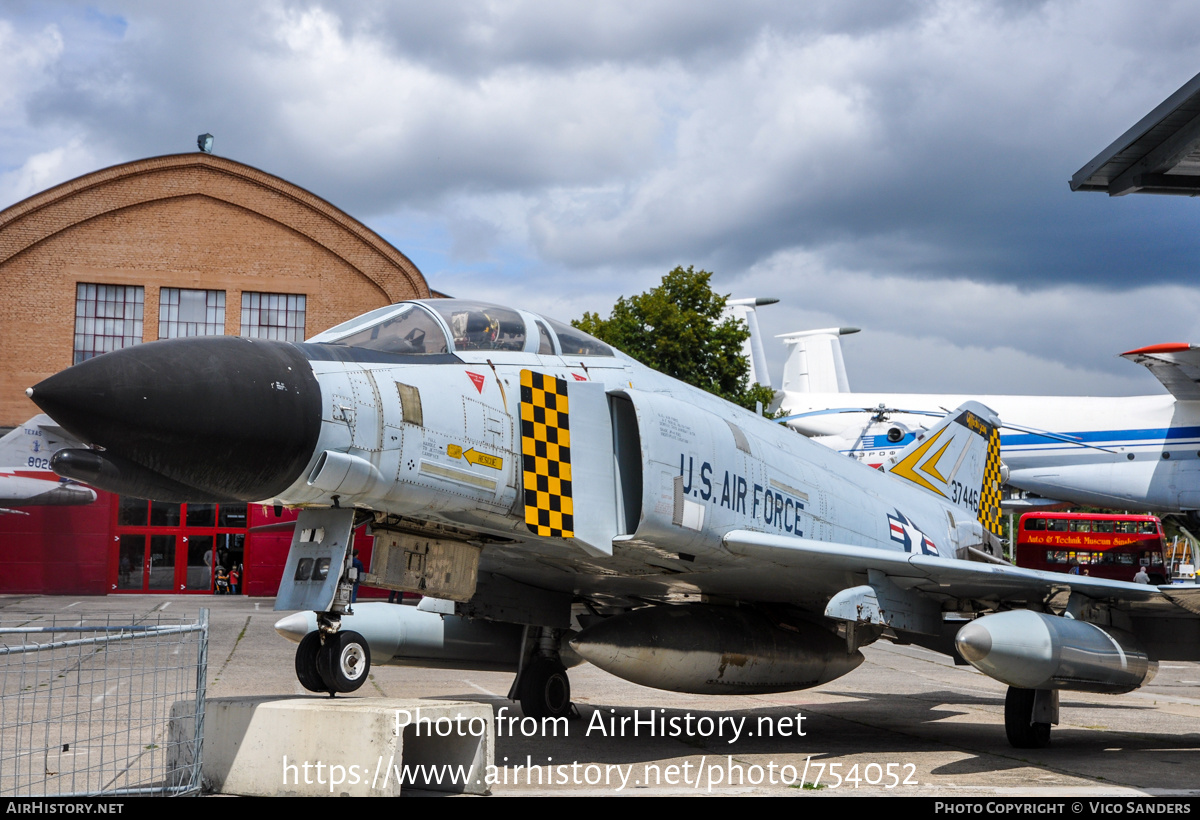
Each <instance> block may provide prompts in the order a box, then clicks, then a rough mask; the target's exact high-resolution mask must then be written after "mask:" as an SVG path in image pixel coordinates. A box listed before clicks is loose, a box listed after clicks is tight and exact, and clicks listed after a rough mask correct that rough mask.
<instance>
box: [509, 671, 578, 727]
mask: <svg viewBox="0 0 1200 820" xmlns="http://www.w3.org/2000/svg"><path fill="white" fill-rule="evenodd" d="M519 695H520V700H521V711H522V712H524V713H525V716H526V717H533V718H543V717H552V718H557V717H566V716H567V715H568V714H569V713H570V711H571V681H570V680H568V679H567V670H566V667H564V666H563V665H562V664H561V663H559V662H558V661H557V660H553V659H551V658H535V659H534V660H533V661H532V662H531V663H530V664H529V666H527V667H525V669H524V670H522V671H521V683H520V686H519Z"/></svg>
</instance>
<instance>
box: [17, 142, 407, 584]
mask: <svg viewBox="0 0 1200 820" xmlns="http://www.w3.org/2000/svg"><path fill="white" fill-rule="evenodd" d="M0 283H3V287H4V290H5V295H6V298H5V299H4V300H3V301H2V302H0V430H5V429H7V428H10V427H14V426H16V425H19V424H21V423H22V422H24V421H26V420H27V419H29V418H30V417H32V416H34V415H35V414H37V413H38V412H39V410H38V408H37V407H36V406H35V405H34V404H33V403H32V402H31V401H29V399H27V398H26V397H25V393H24V391H25V388H26V387H29V386H30V385H33V384H35V383H37V382H38V381H40V380H42V379H44V378H46V377H47V376H49V375H51V374H53V373H56V372H58V371H59V370H62V369H64V368H66V367H68V366H70V365H71V364H73V363H75V362H79V361H83V360H84V359H87V358H90V357H92V356H96V355H101V354H103V353H104V352H106V351H109V350H116V349H118V348H121V347H126V346H128V345H134V344H140V343H142V342H149V341H154V340H156V339H168V338H174V337H179V336H200V335H219V334H225V335H242V336H250V337H254V338H267V339H283V340H289V341H299V340H302V339H304V338H306V337H308V336H312V335H314V334H315V333H318V332H320V331H321V330H324V329H325V328H328V327H332V326H333V325H335V324H337V323H339V322H342V321H345V320H347V319H350V318H352V317H354V316H356V315H358V314H360V313H363V312H365V311H367V310H371V309H373V308H377V307H382V306H384V305H387V304H391V303H394V302H398V301H401V300H404V299H416V298H426V297H429V296H430V295H431V293H430V290H429V287H428V285H427V284H426V282H425V279H424V277H423V276H422V275H421V272H420V271H419V270H418V269H417V267H416V265H414V264H413V263H412V261H411V260H409V259H408V258H407V257H406V256H405V255H404V254H402V253H401V252H400V251H398V250H396V249H395V248H394V247H392V246H391V245H389V244H388V243H387V242H386V241H384V240H383V239H382V238H381V237H379V236H378V235H377V234H376V233H374V232H373V231H371V230H370V229H369V228H367V227H366V226H365V225H363V224H362V223H360V222H358V221H357V220H355V219H354V218H353V217H351V216H349V215H347V214H346V213H344V212H342V211H341V210H339V209H338V208H336V207H334V206H333V205H331V204H329V203H328V202H326V201H325V200H323V199H321V198H320V197H318V196H315V195H313V194H312V193H310V192H308V191H306V190H304V189H302V188H300V187H298V186H296V185H293V184H291V183H289V182H287V181H285V180H282V179H279V178H278V177H275V176H272V175H270V174H267V173H264V172H263V171H260V170H258V169H256V168H251V167H249V166H247V165H243V164H241V163H239V162H234V161H233V160H229V159H225V158H222V157H216V156H212V155H211V154H205V153H191V154H178V155H174V156H164V157H152V158H149V159H143V160H138V161H136V162H130V163H127V164H124V165H117V166H114V167H111V168H105V169H103V170H100V171H96V172H95V173H91V174H87V175H85V176H82V177H79V178H77V179H73V180H71V181H69V182H66V183H63V184H62V185H58V186H56V187H54V188H51V189H49V190H47V191H43V192H42V193H39V194H36V195H34V196H32V197H30V198H28V199H26V200H23V201H22V202H18V203H17V204H15V205H13V206H11V207H9V208H7V209H5V210H3V211H0ZM11 466H16V465H0V467H11ZM98 496H99V497H98V498H97V500H96V501H95V502H94V503H92V504H90V505H86V506H77V507H27V508H24V509H22V510H19V512H18V513H16V514H10V515H0V561H2V562H3V564H2V565H3V568H4V569H3V571H2V572H0V593H42V594H53V593H62V594H104V593H109V592H174V593H176V594H178V593H180V592H194V593H197V594H207V593H210V592H211V591H212V590H213V588H214V575H215V573H216V569H217V567H218V566H224V567H225V568H226V569H230V568H232V567H234V566H240V567H242V576H241V577H242V591H243V592H244V593H246V594H250V595H273V594H274V593H275V592H276V590H277V588H278V583H279V577H280V574H281V572H282V569H283V561H284V559H285V558H286V554H287V547H288V543H289V541H290V533H288V532H286V531H285V532H265V533H258V532H251V531H250V528H252V527H254V526H257V525H259V524H265V523H272V522H275V521H277V519H276V518H275V516H274V513H273V512H272V511H271V510H269V509H264V508H260V506H259V505H245V504H233V505H226V504H221V505H214V504H183V505H180V504H159V503H150V502H146V501H141V500H138V499H132V498H123V497H117V496H114V495H111V494H109V493H103V492H99V493H98ZM369 540H370V539H363V540H360V541H359V542H358V543H359V548H360V551H361V552H362V553H363V557H364V558H366V559H368V560H369V557H370V556H369V553H370V547H369Z"/></svg>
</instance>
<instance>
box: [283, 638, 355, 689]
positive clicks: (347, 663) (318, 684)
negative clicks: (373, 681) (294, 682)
mask: <svg viewBox="0 0 1200 820" xmlns="http://www.w3.org/2000/svg"><path fill="white" fill-rule="evenodd" d="M370 671H371V648H370V647H369V646H368V645H367V641H366V639H365V638H363V636H362V635H360V634H358V633H357V632H354V631H344V632H341V631H339V632H335V633H334V634H332V635H324V640H322V633H321V632H320V630H318V631H316V632H310V633H308V634H307V635H305V636H304V639H303V640H301V641H300V645H299V646H298V647H296V677H297V678H298V679H299V680H300V685H301V686H303V687H304V688H305V689H307V690H308V691H310V692H328V693H329V694H330V695H331V696H332V695H335V694H338V693H341V694H347V693H349V692H355V691H357V690H358V689H359V687H361V686H362V685H363V684H364V683H366V681H367V673H368V672H370Z"/></svg>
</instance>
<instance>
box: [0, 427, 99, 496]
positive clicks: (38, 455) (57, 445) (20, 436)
mask: <svg viewBox="0 0 1200 820" xmlns="http://www.w3.org/2000/svg"><path fill="white" fill-rule="evenodd" d="M79 446H80V443H79V442H78V441H76V440H75V439H73V438H71V437H70V436H68V435H67V434H66V433H65V432H63V431H62V430H61V429H60V428H59V427H58V426H57V425H55V424H54V422H53V421H52V420H51V418H50V417H49V416H47V415H45V414H40V415H37V416H34V417H33V418H31V419H30V420H29V421H27V422H25V423H24V424H22V425H21V426H20V427H14V428H13V429H12V430H10V431H9V432H8V434H7V435H5V436H4V437H3V438H0V515H4V514H6V513H16V512H19V511H18V510H10V509H7V507H6V506H5V505H7V506H11V507H44V506H55V507H61V506H69V505H75V504H91V503H92V502H93V501H95V500H96V493H95V491H94V490H91V489H89V488H87V487H80V486H79V485H78V484H75V483H74V482H72V481H68V480H64V479H61V478H59V477H58V476H57V475H55V474H54V472H53V471H52V470H51V469H50V458H51V457H52V456H53V455H54V453H55V452H56V451H58V450H61V449H63V448H64V447H79Z"/></svg>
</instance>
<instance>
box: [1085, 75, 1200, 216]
mask: <svg viewBox="0 0 1200 820" xmlns="http://www.w3.org/2000/svg"><path fill="white" fill-rule="evenodd" d="M1071 190H1072V191H1103V192H1105V193H1107V194H1108V195H1109V196H1124V195H1125V194H1183V195H1185V196H1196V195H1200V74H1197V75H1196V76H1195V77H1192V79H1190V80H1188V81H1187V82H1186V83H1184V85H1183V87H1182V88H1180V89H1179V90H1178V91H1176V92H1175V93H1174V94H1172V95H1171V96H1170V97H1167V99H1165V100H1164V101H1163V102H1162V103H1161V104H1159V106H1158V107H1157V108H1155V109H1154V110H1153V111H1151V112H1150V113H1149V114H1147V115H1146V116H1145V117H1143V118H1142V119H1141V120H1140V121H1139V122H1138V123H1137V124H1136V125H1134V126H1133V127H1132V128H1130V129H1129V130H1128V131H1126V132H1125V133H1124V134H1122V135H1121V136H1120V137H1118V138H1117V139H1116V141H1115V142H1113V144H1112V145H1110V146H1108V147H1107V148H1105V149H1104V150H1103V151H1101V152H1100V153H1099V154H1097V155H1096V156H1095V157H1094V158H1093V159H1092V160H1091V162H1089V163H1088V164H1087V165H1085V166H1083V167H1082V168H1080V169H1079V170H1078V171H1077V172H1076V173H1075V176H1073V177H1071Z"/></svg>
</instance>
